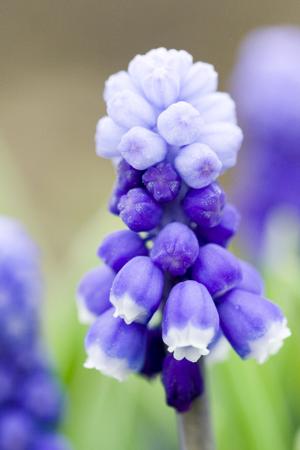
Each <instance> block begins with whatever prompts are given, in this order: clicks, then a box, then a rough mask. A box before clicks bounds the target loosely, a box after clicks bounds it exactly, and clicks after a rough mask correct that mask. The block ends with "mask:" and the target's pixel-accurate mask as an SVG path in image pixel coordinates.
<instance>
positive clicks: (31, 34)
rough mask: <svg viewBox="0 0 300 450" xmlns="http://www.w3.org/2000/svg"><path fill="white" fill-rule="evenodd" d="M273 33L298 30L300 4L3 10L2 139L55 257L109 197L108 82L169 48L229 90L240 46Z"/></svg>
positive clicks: (13, 4)
mask: <svg viewBox="0 0 300 450" xmlns="http://www.w3.org/2000/svg"><path fill="white" fill-rule="evenodd" d="M273 23H274V24H277V23H279V24H280V23H295V24H297V23H300V2H299V0H290V1H288V0H284V1H283V0H282V1H279V0H277V1H266V0H265V1H264V0H251V1H244V0H228V1H227V0H219V1H215V0H205V1H203V0H193V1H191V0H182V1H177V0H167V1H164V0H160V1H159V0H152V1H145V0H123V1H119V2H113V1H106V2H105V1H103V0H98V1H96V0H74V1H55V0H26V1H24V0H2V1H1V3H0V56H1V70H0V133H1V138H2V139H4V141H5V143H6V144H7V147H8V148H9V150H10V153H11V155H12V157H13V159H14V163H15V164H16V165H17V167H18V169H19V171H20V173H21V174H23V175H24V177H25V181H26V186H27V188H28V190H29V196H30V200H31V202H32V204H33V206H34V210H35V215H36V218H37V220H38V222H39V223H40V225H41V227H42V228H43V230H44V233H45V237H46V240H47V242H48V243H49V247H50V248H51V249H52V250H51V251H52V252H53V254H55V255H57V256H59V255H61V254H62V253H64V251H65V250H66V247H67V245H68V243H69V242H70V240H71V239H72V237H73V236H74V233H75V232H76V231H77V230H78V229H79V228H80V226H81V225H82V224H83V223H84V222H85V221H86V220H88V218H89V217H90V216H91V215H92V214H93V213H94V212H95V211H96V210H97V208H98V207H99V206H100V205H101V204H102V203H103V202H104V201H106V199H107V197H108V194H109V191H110V189H111V185H112V177H113V172H112V169H111V167H110V164H109V163H108V162H106V161H103V160H100V159H98V158H96V156H95V154H94V146H93V134H94V127H95V123H96V120H97V118H98V117H99V116H100V115H101V114H103V113H104V104H103V101H102V98H101V91H102V88H103V83H104V80H105V78H106V77H107V76H108V75H109V74H110V73H111V72H114V71H117V70H119V69H121V68H123V67H125V66H126V65H127V63H128V61H129V59H130V58H131V57H132V56H134V54H135V53H138V52H144V51H146V50H148V49H150V48H152V47H156V46H167V47H175V48H184V49H186V50H188V51H190V52H192V53H193V55H194V57H195V59H202V60H206V61H209V62H212V63H213V64H215V66H216V67H217V70H218V71H219V72H220V78H221V85H222V86H223V87H224V86H225V83H226V80H227V79H228V76H229V74H230V70H231V67H232V65H233V63H234V58H235V52H236V49H237V46H238V44H239V41H240V39H241V38H242V37H243V36H244V35H245V34H246V33H247V32H248V31H249V30H250V29H252V28H254V27H257V26H260V25H264V24H273ZM21 218H22V217H21Z"/></svg>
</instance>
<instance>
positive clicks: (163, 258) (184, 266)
mask: <svg viewBox="0 0 300 450" xmlns="http://www.w3.org/2000/svg"><path fill="white" fill-rule="evenodd" d="M198 253H199V244H198V241H197V238H196V236H195V234H194V233H193V231H192V230H191V229H190V228H189V227H188V226H187V225H184V224H183V223H180V222H172V223H169V224H168V225H166V226H165V227H164V228H163V229H162V231H161V232H160V233H159V234H158V236H157V238H156V239H155V240H154V244H153V248H152V250H151V253H150V256H151V259H152V261H154V262H155V264H156V265H157V266H159V267H160V268H161V269H162V270H164V271H165V272H168V273H170V274H171V275H172V276H175V277H176V276H180V275H184V274H185V273H186V271H187V270H188V269H189V268H190V267H191V266H192V265H193V264H194V262H195V261H196V258H197V256H198Z"/></svg>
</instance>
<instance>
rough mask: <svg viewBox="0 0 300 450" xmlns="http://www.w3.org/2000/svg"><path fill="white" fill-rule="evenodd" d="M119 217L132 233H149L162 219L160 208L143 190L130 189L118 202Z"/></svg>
mask: <svg viewBox="0 0 300 450" xmlns="http://www.w3.org/2000/svg"><path fill="white" fill-rule="evenodd" d="M118 207H119V211H120V217H121V219H122V220H123V222H124V223H126V225H127V226H128V228H130V229H131V230H132V231H149V230H152V229H153V228H155V227H157V226H158V225H159V223H160V220H161V217H162V209H161V207H160V206H159V205H158V204H157V203H156V202H155V201H154V200H153V198H152V197H151V195H150V194H148V192H147V191H146V190H145V189H141V188H135V189H131V190H130V191H129V192H128V193H127V194H126V195H123V197H121V200H120V202H119V206H118Z"/></svg>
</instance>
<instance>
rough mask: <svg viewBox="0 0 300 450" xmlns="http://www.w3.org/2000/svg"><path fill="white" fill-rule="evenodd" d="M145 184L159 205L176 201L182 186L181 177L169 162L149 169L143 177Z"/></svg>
mask: <svg viewBox="0 0 300 450" xmlns="http://www.w3.org/2000/svg"><path fill="white" fill-rule="evenodd" d="M143 183H144V185H145V186H146V188H147V190H148V191H149V192H150V194H151V195H152V196H153V198H154V199H155V200H156V201H157V202H159V203H166V202H170V201H172V200H174V199H175V198H176V197H177V195H178V193H179V190H180V186H181V180H180V177H179V175H178V174H177V172H176V171H175V170H174V168H173V167H172V165H171V164H170V163H168V162H161V163H159V164H157V165H156V166H153V167H150V168H149V169H147V170H146V172H145V173H144V175H143Z"/></svg>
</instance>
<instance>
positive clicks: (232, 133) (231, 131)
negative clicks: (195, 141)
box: [201, 122, 243, 171]
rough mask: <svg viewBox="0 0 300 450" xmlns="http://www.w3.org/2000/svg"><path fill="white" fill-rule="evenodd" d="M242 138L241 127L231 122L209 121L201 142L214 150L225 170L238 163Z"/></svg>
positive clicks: (204, 128)
mask: <svg viewBox="0 0 300 450" xmlns="http://www.w3.org/2000/svg"><path fill="white" fill-rule="evenodd" d="M242 140H243V133H242V131H241V129H240V128H239V127H238V126H236V125H234V124H233V123H229V122H215V123H209V124H207V125H205V126H204V127H203V128H202V130H201V142H203V143H204V144H206V145H208V146H209V147H210V148H211V149H213V150H214V152H215V153H216V155H217V156H218V158H219V159H220V161H221V162H222V164H223V168H222V169H223V171H225V170H226V169H229V168H230V167H233V166H234V165H235V164H236V158H237V153H238V151H239V149H240V146H241V144H242Z"/></svg>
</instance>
